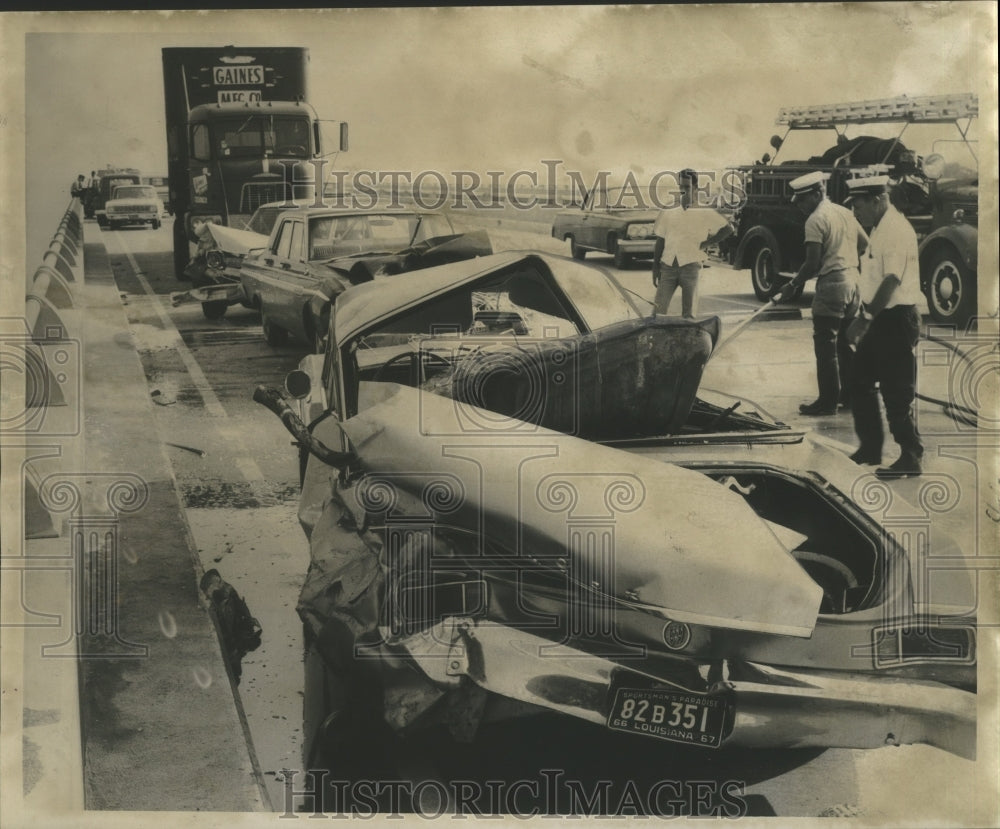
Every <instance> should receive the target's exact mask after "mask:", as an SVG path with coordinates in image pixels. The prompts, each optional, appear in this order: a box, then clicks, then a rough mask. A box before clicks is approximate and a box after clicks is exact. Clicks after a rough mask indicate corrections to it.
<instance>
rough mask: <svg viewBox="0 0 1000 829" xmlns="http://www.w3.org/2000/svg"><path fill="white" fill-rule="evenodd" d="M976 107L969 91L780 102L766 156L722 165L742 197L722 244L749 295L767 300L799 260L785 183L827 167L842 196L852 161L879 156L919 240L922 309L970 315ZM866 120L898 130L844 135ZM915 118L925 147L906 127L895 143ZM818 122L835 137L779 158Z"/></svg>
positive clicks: (799, 224) (963, 318)
mask: <svg viewBox="0 0 1000 829" xmlns="http://www.w3.org/2000/svg"><path fill="white" fill-rule="evenodd" d="M978 115H979V102H978V99H977V98H976V96H975V95H972V94H959V95H935V96H923V97H914V98H910V97H907V96H905V95H903V96H899V97H895V98H884V99H879V100H870V101H860V102H855V103H843V104H832V105H826V106H807V107H792V108H785V109H782V110H781V111H780V112H779V114H778V118H777V121H776V123H777V124H778V125H779V126H784V127H785V132H784V135H775V136H773V137H772V138H771V147H772V148H773V149H774V150H775V155H774V157H771V156H770V155H769V154H765V155H764V156H762V158H761V160H759V161H757V162H755V163H754V164H751V165H745V166H740V167H733V168H730V169H732V170H734V171H736V172H737V173H738V174H739V176H740V179H741V181H742V189H743V194H742V195H743V197H744V198H743V199H742V203H741V204H740V205H739V207H738V209H737V212H736V218H735V221H736V225H737V231H736V234H735V235H734V236H733V237H731V238H730V239H729V240H727V245H726V249H725V251H724V252H725V254H726V256H727V258H728V260H729V262H730V264H732V265H733V266H734V267H736V268H748V269H749V270H750V273H751V279H752V282H753V289H754V293H755V294H756V296H757V298H758V299H760V300H761V301H764V300H767V299H769V298H770V297H771V296H773V295H774V292H775V291H777V290H778V289H780V288H781V286H782V285H783V284H784V283H785V282H787V281H788V279H790V278H791V277H792V276H794V274H795V273H796V271H797V270H798V268H799V266H800V265H801V264H802V262H803V261H804V259H805V243H804V240H803V229H804V225H805V217H804V216H803V215H802V214H801V213H800V212H799V211H798V210H797V209H796V207H795V205H794V204H792V202H791V188H790V187H789V182H790V181H791V180H792V179H794V178H797V177H798V176H800V175H802V174H803V173H806V172H810V171H812V170H821V171H823V172H826V173H828V174H829V176H830V178H829V180H828V181H827V195H828V197H829V198H830V199H831V201H834V202H836V203H841V202H843V200H844V199H845V198H846V197H847V179H848V178H849V177H850V176H851V172H852V170H856V169H857V168H859V167H865V166H869V165H872V164H882V165H885V166H886V167H887V168H888V172H889V175H890V177H891V181H892V186H891V188H890V193H891V196H890V197H891V199H892V202H893V204H894V205H895V206H896V207H897V208H898V209H899V210H900V211H901V212H902V213H903V214H904V215H906V217H907V218H908V219H909V220H910V222H911V223H912V224H913V227H914V229H915V230H916V232H917V237H918V239H919V240H920V287H921V290H922V292H923V293H924V295H925V296H926V297H927V305H928V310H929V312H930V315H931V317H932V319H934V320H935V321H936V322H940V323H951V324H954V325H956V326H958V327H960V328H964V327H965V326H966V325H967V324H968V322H969V320H970V319H971V318H973V317H974V316H975V314H976V279H977V258H976V245H977V242H978V236H979V233H978V194H979V163H978V156H977V147H976V142H975V141H974V140H973V139H972V138H970V129H971V127H972V124H973V122H974V121H975V120H976V118H977V117H978ZM871 124H891V125H898V132H897V131H896V130H895V129H894V130H893V131H894V132H896V134H895V135H894V136H892V137H878V136H873V135H865V134H860V135H855V136H853V137H849V136H848V128H852V127H854V128H856V127H858V126H863V125H871ZM915 125H919V126H920V127H921V131H922V132H923V133H924V137H925V138H927V137H928V135H927V133H930V138H931V141H930V144H929V147H926V148H923V149H928V150H929V152H927V154H926V155H922V154H920V153H918V152H916V151H915V150H914V149H911V148H910V145H909V141H910V136H909V135H907V136H906V139H907V143H906V144H904V142H903V138H904V133H905V132H906V130H907V129H908V128H910V127H913V126H915ZM928 125H929V128H927V126H928ZM817 130H827V131H834V132H835V133H836V138H835V141H834V143H833V146H831V147H829V149H827V150H825V151H824V152H821V153H820V154H818V155H812V156H810V157H808V158H805V159H801V160H800V159H795V160H781V161H779V160H778V156H779V155H780V154H781V151H782V149H784V148H785V147H786V145H787V144H788V143H790V141H789V138H790V136H791V135H792V134H793V133H797V132H800V131H817ZM916 132H917V131H916V130H912V131H911V134H914V133H916ZM786 154H787V153H786Z"/></svg>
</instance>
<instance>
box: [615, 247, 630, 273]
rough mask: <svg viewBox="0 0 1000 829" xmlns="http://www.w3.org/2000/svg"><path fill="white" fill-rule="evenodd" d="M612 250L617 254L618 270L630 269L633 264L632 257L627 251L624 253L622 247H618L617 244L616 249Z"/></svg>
mask: <svg viewBox="0 0 1000 829" xmlns="http://www.w3.org/2000/svg"><path fill="white" fill-rule="evenodd" d="M612 250H614V254H615V267H616V268H618V269H619V270H625V269H626V268H628V266H629V265H631V264H632V257H631V256H630V255H629V254H627V253H626V252H625V251H623V250H622V249H621V248H620V247H618V244H617V243H615V246H614V248H612Z"/></svg>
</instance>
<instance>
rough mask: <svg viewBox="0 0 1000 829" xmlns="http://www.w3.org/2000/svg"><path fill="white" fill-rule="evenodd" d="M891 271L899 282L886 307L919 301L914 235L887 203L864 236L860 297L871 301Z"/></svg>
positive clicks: (910, 226) (911, 228) (908, 225)
mask: <svg viewBox="0 0 1000 829" xmlns="http://www.w3.org/2000/svg"><path fill="white" fill-rule="evenodd" d="M890 273H891V274H895V275H896V277H897V278H898V279H899V283H900V284H899V285H898V286H897V287H896V290H895V291H893V292H892V295H891V296H890V297H889V301H888V302H887V303H886V304H885V307H886V308H894V307H895V306H897V305H917V304H919V303H920V300H921V294H920V259H919V256H918V254H917V234H916V233H915V232H914V230H913V225H911V224H910V223H909V222H908V221H907V220H906V218H905V217H904V216H903V214H902V213H900V212H899V211H898V210H896V208H895V207H893V206H892V205H891V204H890V205H889V208H888V210H886V212H885V214H884V215H883V216H882V218H881V219H880V220H879V223H878V224H877V225H875V227H874V228H873V230H872V233H871V236H870V237H869V239H868V250H866V251H865V253H864V255H862V257H861V282H860V284H859V287H860V289H861V299H862V300H864V301H865V302H871V301H872V300H873V299H874V298H875V292H876V291H877V290H878V288H879V285H881V284H882V280H883V279H884V278H885V276H886V275H887V274H890Z"/></svg>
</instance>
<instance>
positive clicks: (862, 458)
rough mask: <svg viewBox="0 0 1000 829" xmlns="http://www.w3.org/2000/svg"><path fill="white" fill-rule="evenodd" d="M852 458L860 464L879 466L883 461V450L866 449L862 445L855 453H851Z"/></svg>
mask: <svg viewBox="0 0 1000 829" xmlns="http://www.w3.org/2000/svg"><path fill="white" fill-rule="evenodd" d="M851 460H852V461H854V462H855V463H856V464H858V465H863V466H878V465H879V464H880V463H882V451H881V450H878V451H876V450H874V449H866V448H865V447H864V446H862V447H861V448H860V449H858V450H857V451H856V452H854V454H853V455H851Z"/></svg>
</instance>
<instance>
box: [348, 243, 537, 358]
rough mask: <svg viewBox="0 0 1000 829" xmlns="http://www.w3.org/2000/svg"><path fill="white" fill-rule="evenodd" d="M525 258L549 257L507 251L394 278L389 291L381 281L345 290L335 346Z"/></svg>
mask: <svg viewBox="0 0 1000 829" xmlns="http://www.w3.org/2000/svg"><path fill="white" fill-rule="evenodd" d="M529 257H538V258H541V259H543V260H548V259H549V258H550V257H546V256H544V255H541V254H539V253H537V252H530V251H507V252H504V253H495V254H493V255H492V256H482V257H479V258H478V259H469V260H466V261H463V262H454V263H452V264H449V265H441V266H440V267H437V268H429V269H427V270H424V271H418V272H415V273H412V274H402V275H400V276H394V277H393V278H392V284H391V288H389V289H387V285H386V283H385V282H384V281H382V280H375V281H373V282H366V283H364V284H363V285H356V286H354V287H352V288H349V289H348V290H347V291H345V292H344V293H343V294H341V295H340V296H339V297H337V305H336V328H335V330H336V334H337V344H338V346H339V345H341V344H343V343H344V342H346V341H347V340H349V339H350V338H351V337H353V336H354V335H355V334H357V333H358V332H359V331H362V330H364V329H365V328H367V327H368V326H369V325H371V324H372V323H373V322H375V321H377V320H379V319H382V318H384V317H387V316H390V315H391V314H395V313H398V312H399V311H402V310H403V309H405V308H407V307H408V306H411V305H413V304H415V303H418V302H424V301H426V300H429V299H431V298H432V297H434V296H437V295H439V294H442V293H444V292H445V291H448V290H451V289H452V288H457V287H459V286H460V285H463V284H465V283H466V282H472V281H474V280H475V279H478V278H479V277H481V276H483V275H485V274H488V273H492V272H493V271H495V270H497V269H498V268H502V267H504V266H506V265H512V264H514V263H515V262H519V261H521V260H524V259H527V258H529Z"/></svg>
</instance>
